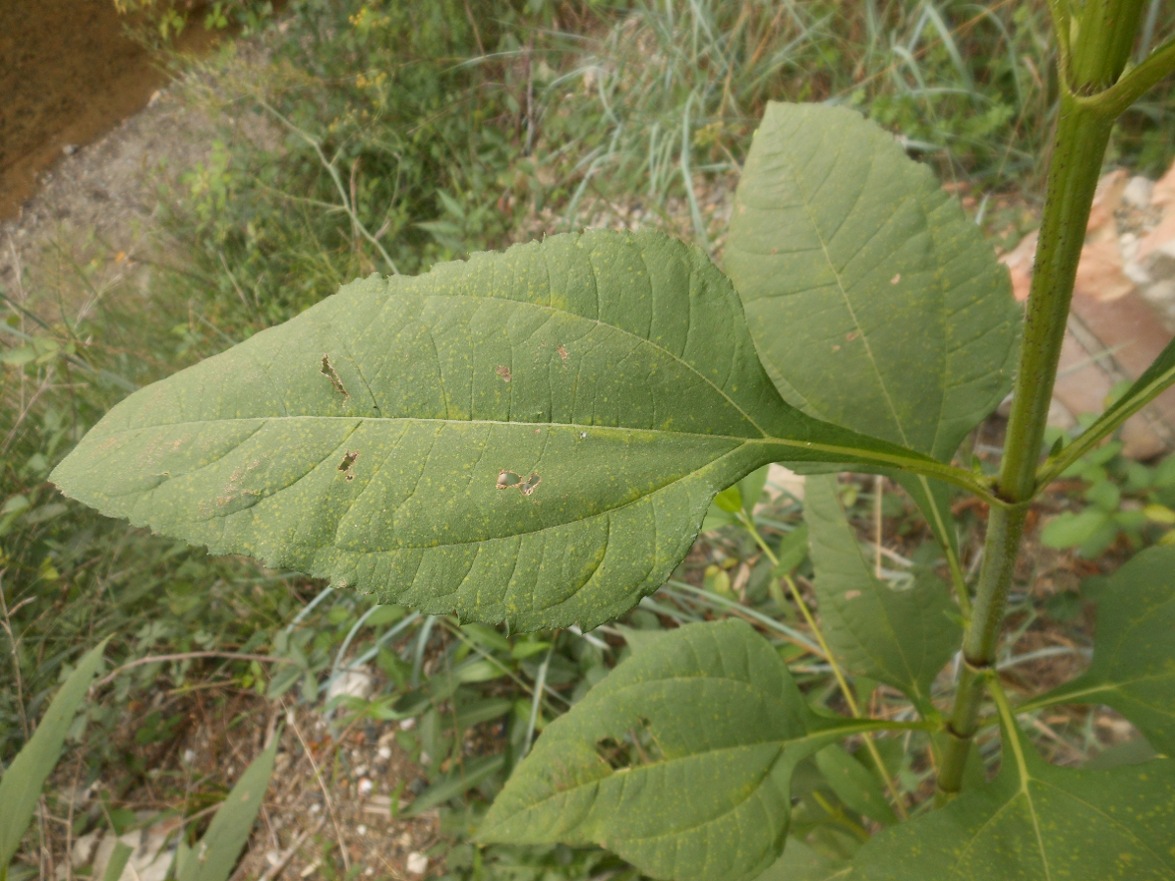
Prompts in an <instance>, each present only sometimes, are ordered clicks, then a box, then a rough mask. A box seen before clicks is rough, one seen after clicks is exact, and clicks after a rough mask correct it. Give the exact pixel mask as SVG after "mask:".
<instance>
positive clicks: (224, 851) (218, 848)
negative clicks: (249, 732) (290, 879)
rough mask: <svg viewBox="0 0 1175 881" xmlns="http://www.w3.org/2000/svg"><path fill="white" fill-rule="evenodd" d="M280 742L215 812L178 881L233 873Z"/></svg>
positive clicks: (210, 880)
mask: <svg viewBox="0 0 1175 881" xmlns="http://www.w3.org/2000/svg"><path fill="white" fill-rule="evenodd" d="M278 740H279V738H277V737H276V736H275V737H274V738H273V741H272V742H271V743H270V744H269V746H268V747H267V748H266V749H265V750H264V751H263V752H262V753H261V755H259V756H258V757H257V758H255V759H254V760H253V761H252V762H250V763H249V767H248V768H246V769H245V772H244V773H243V774H241V779H239V780H238V781H237V782H236V785H235V786H233V788H232V789H231V790H230V791H229V794H228V795H227V796H226V797H225V799H224V801H223V802H221V805H220V807H219V808H217V809H216V816H214V817H213V818H212V822H211V823H209V824H208V831H207V832H205V833H204V837H203V838H201V839H200V843H199V844H197V845H196V846H195V847H194V848H192V850H191V852H190V853H189V854H188V858H187V859H186V860H184V864H183V866H182V867H181V868H180V870H179V872H178V873H177V876H176V877H177V879H178V881H227V879H228V877H229V875H231V874H232V872H233V869H234V868H235V867H236V864H237V859H238V858H239V857H240V855H241V850H242V849H243V848H244V847H245V843H246V842H247V841H248V840H249V834H250V833H251V832H252V831H253V821H254V820H255V819H257V813H258V812H259V811H260V810H261V800H262V799H263V798H264V797H265V790H266V788H268V786H269V778H270V777H271V776H272V775H273V764H274V760H275V759H276V757H277V746H278Z"/></svg>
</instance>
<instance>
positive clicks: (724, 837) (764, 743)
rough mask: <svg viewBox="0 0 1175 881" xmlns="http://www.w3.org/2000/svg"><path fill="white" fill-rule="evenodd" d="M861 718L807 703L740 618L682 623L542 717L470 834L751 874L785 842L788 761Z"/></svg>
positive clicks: (732, 879) (724, 874) (662, 866)
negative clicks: (820, 711) (818, 710)
mask: <svg viewBox="0 0 1175 881" xmlns="http://www.w3.org/2000/svg"><path fill="white" fill-rule="evenodd" d="M870 724H871V723H869V722H868V721H864V722H862V721H848V720H832V719H827V718H824V717H820V716H817V715H815V714H814V713H813V712H812V711H811V710H810V709H809V708H808V706H807V704H806V703H805V701H804V698H803V696H802V695H801V694H800V692H799V689H798V688H797V687H796V685H795V682H794V681H793V680H792V678H791V676H790V674H789V673H788V671H787V667H786V665H785V664H784V663H783V662H782V661H781V660H780V658H779V655H778V654H777V653H776V652H775V650H774V649H773V648H772V647H771V645H770V644H769V643H768V642H767V641H766V640H764V639H763V638H762V637H760V636H759V635H758V634H756V633H755V632H754V630H752V629H751V628H750V627H749V626H748V625H746V624H745V623H743V622H741V621H734V620H728V621H723V622H721V623H705V624H690V625H686V626H685V627H682V628H680V629H678V630H674V631H672V632H670V633H668V634H666V635H664V636H662V637H660V638H658V639H655V640H652V641H649V642H644V641H642V642H640V643H638V644H636V645H635V646H634V651H633V655H632V656H631V657H630V658H629V659H628V660H626V661H625V662H623V663H622V664H620V665H619V666H618V667H617V668H616V669H615V670H614V671H613V672H612V673H610V674H609V675H608V676H607V677H606V678H605V679H604V680H603V681H601V682H600V684H598V685H597V686H596V687H595V688H593V689H592V690H591V691H590V692H589V693H588V695H587V697H585V698H584V699H583V700H582V701H580V702H579V703H578V704H576V705H575V706H574V707H573V708H572V709H571V711H570V712H569V713H567V714H566V715H564V716H561V717H560V718H559V719H557V720H555V721H554V722H553V723H551V725H549V726H548V727H547V729H546V730H545V731H544V732H543V734H542V735H541V736H540V737H539V739H538V742H537V743H536V744H535V748H534V750H533V751H532V752H531V754H530V755H529V756H528V757H527V758H526V759H525V760H524V761H523V762H522V763H521V764H520V765H519V766H518V768H517V769H516V770H515V772H514V775H513V776H512V777H511V779H510V780H509V782H508V783H507V784H506V787H505V789H504V790H503V791H502V793H501V795H499V796H498V798H497V800H496V801H495V802H494V805H493V807H492V808H491V809H490V811H489V813H488V814H487V816H486V819H485V822H484V824H483V825H482V828H481V830H480V832H479V837H480V838H481V839H482V840H483V841H487V842H502V843H517V844H546V843H553V842H557V841H561V842H565V843H567V844H586V843H596V844H599V845H602V846H604V847H606V848H608V849H609V850H612V851H614V852H615V853H617V854H619V855H620V856H622V857H623V858H624V859H626V860H628V861H629V862H631V863H633V864H634V865H636V866H637V867H638V868H639V869H640V870H641V871H642V872H645V873H646V874H648V875H651V876H652V877H655V878H672V879H675V881H703V879H713V878H723V879H726V881H749V879H752V878H755V877H756V876H758V875H759V874H761V873H762V872H763V871H764V870H765V869H767V868H768V867H769V866H770V865H771V864H772V863H773V862H775V860H776V859H777V858H778V857H779V854H780V850H781V848H782V847H783V841H784V836H785V835H786V832H787V827H788V819H789V813H790V806H791V793H790V781H791V774H792V770H793V768H794V767H795V765H796V763H797V762H798V761H800V760H801V759H803V758H804V757H805V756H808V755H810V754H812V753H813V752H814V751H815V750H817V749H819V748H820V747H822V746H824V745H825V744H827V743H829V742H831V741H832V740H835V739H839V738H840V737H842V736H844V735H845V734H846V733H847V732H848V730H849V729H852V730H854V731H856V730H863V729H862V728H861V726H865V727H866V728H868V727H870ZM691 794H692V795H691Z"/></svg>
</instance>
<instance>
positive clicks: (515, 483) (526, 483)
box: [496, 468, 543, 496]
mask: <svg viewBox="0 0 1175 881" xmlns="http://www.w3.org/2000/svg"><path fill="white" fill-rule="evenodd" d="M542 480H543V479H542V478H541V477H540V476H539V473H538V472H537V471H532V472H530V476H529V477H526V478H524V477H523V476H522V475H521V474H519V473H518V472H517V471H509V470H507V469H505V468H503V469H502V470H501V471H499V472H498V482H497V484H496V486H497V488H498V489H513V488H514V487H517V488H518V491H519V492H520V493H522V494H523V495H524V496H529V495H530V494H531V493H533V492H534V491H535V490H536V489H538V486H539V484H540V483H542Z"/></svg>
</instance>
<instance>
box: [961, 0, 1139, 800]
mask: <svg viewBox="0 0 1175 881" xmlns="http://www.w3.org/2000/svg"><path fill="white" fill-rule="evenodd" d="M1141 12H1142V4H1141V2H1139V0H1089V2H1088V3H1087V4H1086V5H1085V7H1084V8H1083V9H1082V12H1081V15H1080V20H1079V21H1077V20H1075V21H1074V22H1071V23H1070V24H1071V28H1070V32H1069V33H1067V34H1062V35H1060V39H1061V40H1062V42H1064V41H1065V40H1066V39H1067V40H1068V42H1069V45H1070V53H1069V57H1068V59H1067V61H1068V69H1062V71H1061V80H1062V83H1063V89H1062V95H1061V107H1060V115H1059V117H1058V119H1057V127H1056V131H1055V132H1054V135H1053V152H1052V160H1051V162H1050V165H1049V173H1048V188H1047V192H1046V197H1045V206H1044V213H1043V216H1042V218H1041V228H1040V238H1039V244H1038V245H1037V251H1036V265H1035V270H1034V274H1033V278H1032V288H1031V290H1030V293H1029V297H1028V309H1027V315H1026V317H1025V327H1024V340H1023V346H1022V348H1021V351H1020V364H1019V370H1018V372H1017V375H1016V385H1015V389H1014V396H1013V404H1012V413H1011V415H1010V417H1009V420H1008V430H1007V435H1006V438H1005V442H1004V458H1003V461H1002V463H1001V466H1000V475H999V479H998V481H997V483H996V492H997V494H998V495H999V496H1000V497H1001V498H1002V499H1003V500H1004V502H1005V504H1006V505H1007V506H1008V507H993V508H992V509H991V512H990V515H989V520H988V528H987V536H986V539H985V544H984V557H983V567H982V569H981V571H980V575H979V581H978V583H977V585H976V589H975V600H974V604H973V606H972V614H971V617H970V619H969V620H968V622H967V628H966V632H965V634H964V637H963V671H962V673H961V674H960V677H959V683H958V690H957V691H956V693H955V703H954V706H953V708H952V710H951V714H950V716H949V719H948V722H947V733H948V735H949V737H948V739H947V744H946V748H945V749H944V751H943V758H942V765H941V767H940V769H939V778H938V790H939V801H940V802H942V801H946V800H948V799H950V798H952V797H953V796H954V795H955V794H956V793H958V792H959V790H960V788H961V787H962V782H963V769H964V767H965V766H966V763H967V757H968V755H969V753H970V751H971V743H972V740H973V739H974V736H975V732H976V730H977V728H978V724H979V715H980V709H981V707H982V703H983V699H984V695H985V693H986V691H987V682H988V679H989V677H990V674H991V671H992V669H993V668H994V665H995V661H996V650H997V648H998V644H999V636H1000V630H1001V628H1002V625H1003V619H1004V614H1005V612H1006V609H1007V600H1008V591H1009V589H1010V587H1011V584H1012V578H1013V574H1014V571H1015V565H1016V559H1017V556H1018V553H1019V549H1020V542H1021V539H1022V537H1023V534H1024V522H1025V517H1026V514H1027V505H1028V504H1029V503H1030V502H1031V501H1032V499H1033V497H1034V496H1035V494H1036V491H1037V481H1036V469H1037V464H1038V462H1039V461H1040V452H1041V443H1042V440H1043V438H1044V431H1045V426H1046V420H1047V416H1048V409H1049V402H1050V400H1051V399H1052V394H1053V384H1054V382H1055V381H1056V376H1057V362H1058V360H1059V358H1060V353H1061V342H1062V340H1063V339H1064V336H1065V323H1066V320H1067V319H1068V316H1069V304H1070V301H1071V300H1072V297H1073V285H1074V280H1075V278H1076V275H1077V264H1078V261H1079V260H1080V257H1081V248H1082V246H1083V244H1084V242H1085V228H1086V224H1087V223H1088V221H1089V212H1090V206H1091V205H1092V203H1093V195H1094V191H1095V190H1096V188H1097V182H1098V176H1099V175H1100V172H1101V163H1102V158H1103V156H1104V155H1105V150H1106V145H1107V143H1108V142H1109V139H1110V129H1111V127H1112V126H1113V122H1114V115H1113V114H1111V113H1108V112H1106V111H1105V110H1104V109H1103V108H1101V107H1099V106H1097V104H1096V103H1093V102H1089V103H1085V102H1082V101H1081V100H1080V99H1079V97H1078V96H1082V95H1091V94H1095V93H1097V92H1100V91H1102V90H1104V89H1106V88H1108V87H1110V86H1112V85H1113V83H1114V82H1115V81H1116V80H1117V79H1118V77H1119V75H1120V74H1121V72H1122V70H1123V69H1124V68H1125V66H1126V61H1127V60H1128V58H1129V53H1130V47H1131V45H1132V43H1133V38H1134V34H1135V33H1136V32H1137V29H1138V21H1139V17H1140V16H1141ZM1061 18H1062V19H1064V18H1066V16H1062V17H1061Z"/></svg>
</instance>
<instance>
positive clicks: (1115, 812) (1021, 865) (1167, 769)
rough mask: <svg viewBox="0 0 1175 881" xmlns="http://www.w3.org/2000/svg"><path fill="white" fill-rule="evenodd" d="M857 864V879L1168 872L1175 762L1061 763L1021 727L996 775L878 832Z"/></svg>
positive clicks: (1159, 877)
mask: <svg viewBox="0 0 1175 881" xmlns="http://www.w3.org/2000/svg"><path fill="white" fill-rule="evenodd" d="M853 866H854V869H855V871H854V873H853V874H852V875H851V876H850V878H851V879H852V881H995V879H998V881H1048V879H1058V881H1059V879H1062V878H1063V879H1066V881H1169V879H1171V878H1175V762H1172V761H1171V760H1169V759H1157V760H1155V761H1152V762H1147V763H1146V764H1143V765H1133V766H1129V767H1122V768H1115V769H1114V770H1112V771H1074V770H1071V769H1068V768H1058V767H1053V766H1051V765H1049V764H1047V763H1046V762H1045V761H1044V760H1043V759H1041V758H1040V757H1039V756H1038V755H1036V753H1035V752H1034V751H1033V749H1032V746H1031V745H1030V744H1029V743H1028V742H1027V741H1026V740H1025V739H1024V737H1023V735H1021V734H1020V732H1019V731H1016V732H1015V733H1014V734H1012V735H1010V737H1006V738H1005V752H1004V761H1003V767H1002V769H1001V770H1000V774H999V776H998V777H997V778H996V779H995V780H994V781H993V782H992V783H991V784H989V785H987V786H985V787H983V788H982V789H978V790H974V791H971V792H968V793H966V794H964V795H962V796H961V797H959V798H958V799H956V800H955V801H953V802H951V804H949V805H948V806H947V807H946V808H944V809H942V810H939V811H935V812H933V813H930V814H925V815H923V816H921V817H919V818H918V819H916V820H913V821H910V822H907V823H903V824H901V825H900V826H894V827H891V828H890V829H888V830H886V831H885V832H883V833H881V834H880V835H878V836H876V837H874V838H873V839H872V840H871V841H870V842H869V843H868V844H866V845H865V847H863V848H862V849H861V850H860V851H859V852H858V853H857V856H856V857H855V858H854V860H853Z"/></svg>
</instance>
